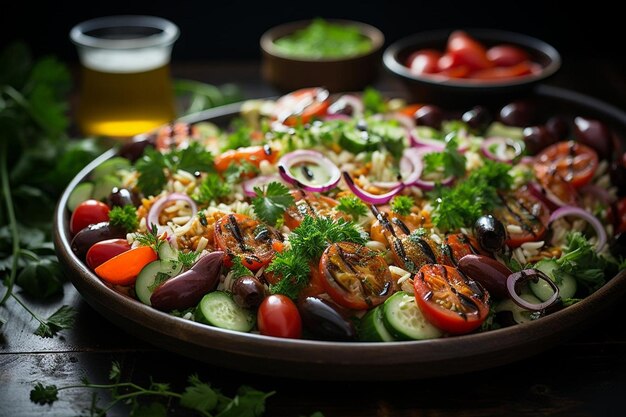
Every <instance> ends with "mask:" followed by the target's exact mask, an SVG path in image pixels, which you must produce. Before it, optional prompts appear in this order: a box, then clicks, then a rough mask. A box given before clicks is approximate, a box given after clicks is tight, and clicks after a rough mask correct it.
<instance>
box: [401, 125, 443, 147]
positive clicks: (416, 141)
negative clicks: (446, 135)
mask: <svg viewBox="0 0 626 417" xmlns="http://www.w3.org/2000/svg"><path fill="white" fill-rule="evenodd" d="M409 140H410V143H411V146H413V147H416V148H420V147H422V146H426V147H429V148H432V149H438V150H439V151H443V150H444V149H445V148H446V143H445V142H444V141H442V140H439V139H432V138H424V137H421V136H420V135H419V133H418V132H417V129H411V131H410V132H409Z"/></svg>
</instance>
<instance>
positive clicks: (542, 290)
mask: <svg viewBox="0 0 626 417" xmlns="http://www.w3.org/2000/svg"><path fill="white" fill-rule="evenodd" d="M556 268H558V264H557V263H556V261H555V260H554V259H543V260H541V261H539V262H537V263H536V264H535V269H538V270H540V271H541V272H543V273H544V274H546V275H547V276H548V277H550V279H551V280H552V281H554V282H555V283H556V286H557V287H559V295H560V296H561V299H566V298H573V297H574V295H575V294H576V289H577V285H576V278H574V277H573V276H571V275H569V274H562V275H561V277H560V278H561V280H560V282H557V280H556V277H555V275H554V270H555V269H556ZM528 286H529V287H530V289H531V291H532V292H533V294H534V295H535V296H536V297H537V298H539V299H540V300H541V301H546V300H548V299H549V298H550V297H551V296H552V294H553V293H554V292H553V291H552V287H550V284H548V283H547V282H545V281H544V280H542V279H538V280H537V282H533V281H531V282H530V284H529V285H528Z"/></svg>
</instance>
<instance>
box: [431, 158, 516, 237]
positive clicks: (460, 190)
mask: <svg viewBox="0 0 626 417" xmlns="http://www.w3.org/2000/svg"><path fill="white" fill-rule="evenodd" d="M510 168H511V167H510V166H509V165H507V164H503V163H501V162H493V161H490V160H485V161H484V165H483V166H482V167H480V168H478V169H476V170H474V171H472V172H471V173H470V174H469V176H468V177H467V178H465V179H462V180H460V181H459V182H458V183H457V184H456V185H454V186H452V187H443V186H436V187H435V190H434V192H433V193H432V195H431V197H432V199H433V201H434V203H435V204H434V210H433V214H432V221H433V223H434V224H435V226H437V227H439V228H440V229H442V230H455V229H458V228H460V227H464V226H469V225H472V224H474V222H475V221H476V219H478V218H479V217H480V216H482V215H483V214H484V213H486V212H488V211H489V210H491V209H493V208H494V207H496V206H497V205H498V204H499V201H500V200H499V197H498V190H508V189H510V188H511V185H512V184H513V177H511V175H510V174H509V170H510Z"/></svg>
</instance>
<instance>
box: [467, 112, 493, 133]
mask: <svg viewBox="0 0 626 417" xmlns="http://www.w3.org/2000/svg"><path fill="white" fill-rule="evenodd" d="M461 120H463V121H464V122H465V123H467V125H468V126H469V127H471V128H472V129H476V130H484V129H486V128H487V126H488V125H489V123H491V114H489V110H487V108H485V107H484V106H476V107H474V108H473V109H471V110H468V111H466V112H465V113H463V116H461Z"/></svg>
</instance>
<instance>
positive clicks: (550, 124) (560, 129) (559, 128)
mask: <svg viewBox="0 0 626 417" xmlns="http://www.w3.org/2000/svg"><path fill="white" fill-rule="evenodd" d="M546 129H548V132H550V134H551V135H552V137H554V138H555V139H556V140H566V139H567V135H569V126H568V124H567V121H566V120H565V118H564V117H563V116H552V117H551V118H549V119H548V121H547V122H546Z"/></svg>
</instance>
